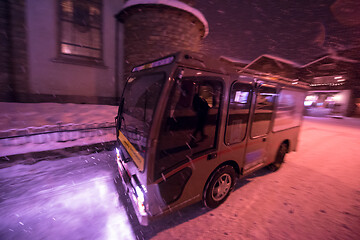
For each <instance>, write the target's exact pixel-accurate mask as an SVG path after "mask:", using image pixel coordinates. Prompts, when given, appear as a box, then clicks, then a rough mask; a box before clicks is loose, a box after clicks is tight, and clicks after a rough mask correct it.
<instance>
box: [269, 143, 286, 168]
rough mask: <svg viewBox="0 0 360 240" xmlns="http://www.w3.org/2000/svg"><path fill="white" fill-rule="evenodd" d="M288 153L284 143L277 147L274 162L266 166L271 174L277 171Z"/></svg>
mask: <svg viewBox="0 0 360 240" xmlns="http://www.w3.org/2000/svg"><path fill="white" fill-rule="evenodd" d="M287 151H288V146H287V144H286V143H282V144H281V145H280V147H279V150H278V152H277V154H276V157H275V161H274V162H273V163H271V164H270V165H268V169H269V170H270V171H272V172H275V171H277V170H279V168H280V167H281V164H282V163H283V162H284V158H285V154H286V153H287Z"/></svg>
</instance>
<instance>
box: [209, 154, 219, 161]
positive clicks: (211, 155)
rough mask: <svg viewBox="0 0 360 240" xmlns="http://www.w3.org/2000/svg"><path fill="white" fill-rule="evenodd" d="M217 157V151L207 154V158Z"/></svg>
mask: <svg viewBox="0 0 360 240" xmlns="http://www.w3.org/2000/svg"><path fill="white" fill-rule="evenodd" d="M216 157H217V153H210V154H209V155H208V156H207V160H211V159H213V158H216Z"/></svg>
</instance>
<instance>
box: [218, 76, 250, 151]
mask: <svg viewBox="0 0 360 240" xmlns="http://www.w3.org/2000/svg"><path fill="white" fill-rule="evenodd" d="M237 83H240V84H243V85H248V86H249V87H250V91H249V96H248V104H249V107H248V111H249V112H248V117H247V121H246V129H245V134H244V136H243V138H242V139H241V140H240V141H237V142H227V138H226V137H227V135H226V134H227V131H229V129H228V123H229V115H230V98H231V94H232V90H233V87H234V86H235V84H237ZM254 92H255V88H254V86H253V85H252V84H251V83H247V82H242V81H239V80H236V81H234V82H233V83H232V84H231V86H230V89H229V94H228V99H229V100H228V102H227V105H228V106H227V113H226V123H225V131H224V143H225V145H226V146H230V145H233V144H239V143H242V142H244V140H245V139H246V136H247V135H248V130H249V126H250V122H249V120H250V116H251V108H252V105H253V103H252V101H253V97H254V96H253V95H254Z"/></svg>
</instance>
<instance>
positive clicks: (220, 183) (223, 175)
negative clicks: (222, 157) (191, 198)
mask: <svg viewBox="0 0 360 240" xmlns="http://www.w3.org/2000/svg"><path fill="white" fill-rule="evenodd" d="M235 180H236V175H235V170H234V168H233V167H231V166H228V165H226V166H223V167H221V168H219V169H217V170H216V171H215V172H214V173H213V174H212V176H211V178H210V181H209V182H208V183H207V185H206V187H205V189H204V196H203V202H204V205H205V206H207V207H209V208H216V207H218V206H219V205H220V204H222V203H223V202H224V201H225V200H226V199H227V198H228V196H229V195H230V192H231V191H232V189H233V187H234V184H235Z"/></svg>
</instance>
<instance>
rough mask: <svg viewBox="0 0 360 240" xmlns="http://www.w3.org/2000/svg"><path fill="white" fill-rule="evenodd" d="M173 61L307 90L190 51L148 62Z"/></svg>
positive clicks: (299, 83)
mask: <svg viewBox="0 0 360 240" xmlns="http://www.w3.org/2000/svg"><path fill="white" fill-rule="evenodd" d="M172 57H174V60H173V61H172V63H174V62H175V63H177V64H178V65H182V66H184V67H190V68H196V69H199V70H206V71H211V72H214V73H219V74H223V75H233V76H238V75H247V76H250V77H253V78H255V79H257V80H263V81H265V82H269V83H279V84H281V85H286V86H289V87H296V88H302V89H309V84H308V83H306V82H303V81H300V80H299V79H289V78H286V77H283V76H279V75H272V74H269V73H264V72H260V71H257V70H253V69H249V68H247V67H246V66H245V67H243V66H239V65H236V64H232V63H231V62H228V61H221V57H220V58H216V57H214V56H210V55H207V54H204V53H199V52H191V51H179V52H176V53H173V54H170V55H167V56H165V57H162V58H160V59H154V60H153V61H151V62H149V63H152V62H159V61H161V60H162V59H167V58H172ZM149 63H144V64H142V65H147V64H149ZM236 78H237V77H236Z"/></svg>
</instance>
